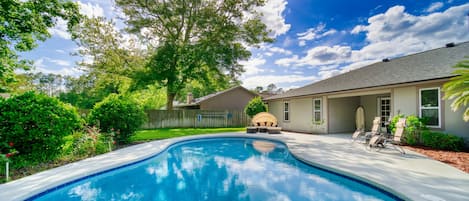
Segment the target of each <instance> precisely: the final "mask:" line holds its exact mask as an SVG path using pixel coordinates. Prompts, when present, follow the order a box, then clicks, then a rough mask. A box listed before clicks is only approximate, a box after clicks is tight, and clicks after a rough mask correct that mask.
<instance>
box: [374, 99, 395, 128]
mask: <svg viewBox="0 0 469 201" xmlns="http://www.w3.org/2000/svg"><path fill="white" fill-rule="evenodd" d="M382 100H389V116H390V117H392V114H391V113H392V104H391V97H390V96H383V97H378V98H377V101H376V116H377V117H378V116H379V117H381V125H380V126H382V125H383V124H384V123H385V122H386V121H389V120H390V119H389V117H388V118H387V119H385V120H384V121H383V120H382V116H381V113H382V110H381V106H382V104H381V101H382ZM385 127H386V125H385V126H384V127H381V128H385Z"/></svg>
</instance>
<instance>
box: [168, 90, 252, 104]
mask: <svg viewBox="0 0 469 201" xmlns="http://www.w3.org/2000/svg"><path fill="white" fill-rule="evenodd" d="M238 88H239V89H243V90H245V91H247V92H249V93H251V94H253V95H255V96H259V94H256V93H254V92H252V91H249V90H248V89H246V88H244V87H242V86H236V87H232V88H230V89H226V90H224V91H219V92H216V93H213V94H209V95H206V96H202V97H200V98H196V99H195V100H194V102H192V103H190V104H181V105H176V106H174V107H186V106H195V105H200V104H201V103H202V102H205V101H207V100H210V99H212V98H214V97H216V96H219V95H222V94H224V93H227V92H230V91H233V90H236V89H238Z"/></svg>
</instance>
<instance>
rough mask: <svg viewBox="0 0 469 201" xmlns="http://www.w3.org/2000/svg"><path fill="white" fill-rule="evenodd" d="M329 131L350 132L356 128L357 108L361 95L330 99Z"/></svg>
mask: <svg viewBox="0 0 469 201" xmlns="http://www.w3.org/2000/svg"><path fill="white" fill-rule="evenodd" d="M328 103H329V106H328V116H329V129H328V131H329V133H350V132H353V131H354V130H355V109H356V108H357V107H358V105H360V97H358V96H355V97H345V98H332V99H329V101H328Z"/></svg>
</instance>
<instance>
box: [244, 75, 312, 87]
mask: <svg viewBox="0 0 469 201" xmlns="http://www.w3.org/2000/svg"><path fill="white" fill-rule="evenodd" d="M315 80H317V77H316V76H300V75H263V76H261V75H259V76H253V77H248V78H246V79H244V80H243V86H244V87H246V88H248V89H253V88H255V87H256V86H267V85H269V84H272V83H273V84H275V85H276V86H277V87H280V86H282V84H288V85H290V84H294V83H300V84H301V83H303V82H313V81H315ZM284 89H285V88H284Z"/></svg>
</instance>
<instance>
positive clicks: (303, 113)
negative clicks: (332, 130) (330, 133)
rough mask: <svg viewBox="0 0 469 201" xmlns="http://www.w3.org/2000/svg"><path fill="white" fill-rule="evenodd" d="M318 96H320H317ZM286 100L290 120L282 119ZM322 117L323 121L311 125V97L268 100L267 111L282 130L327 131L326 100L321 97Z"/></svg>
mask: <svg viewBox="0 0 469 201" xmlns="http://www.w3.org/2000/svg"><path fill="white" fill-rule="evenodd" d="M318 98H320V97H318ZM285 102H288V103H289V107H290V120H289V121H284V120H283V110H284V108H283V107H284V103H285ZM321 104H322V118H323V120H324V122H323V123H322V124H320V125H313V123H312V122H313V98H303V99H293V100H286V101H274V102H269V112H270V113H271V114H273V115H274V116H275V117H276V118H277V120H278V123H279V126H280V127H282V129H283V130H288V131H296V132H306V133H311V132H312V133H327V101H326V98H322V102H321Z"/></svg>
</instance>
